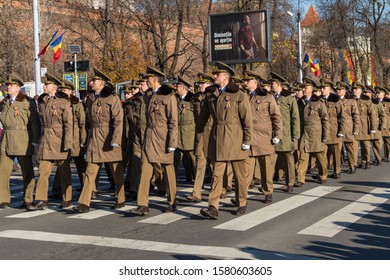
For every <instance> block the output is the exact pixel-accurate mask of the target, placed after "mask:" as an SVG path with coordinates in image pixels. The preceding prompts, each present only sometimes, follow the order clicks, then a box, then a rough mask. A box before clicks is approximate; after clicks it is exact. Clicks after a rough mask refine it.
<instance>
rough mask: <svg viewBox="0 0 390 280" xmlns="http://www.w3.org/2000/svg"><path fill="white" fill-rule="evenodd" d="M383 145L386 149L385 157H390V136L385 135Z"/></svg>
mask: <svg viewBox="0 0 390 280" xmlns="http://www.w3.org/2000/svg"><path fill="white" fill-rule="evenodd" d="M383 146H384V149H385V159H390V137H383Z"/></svg>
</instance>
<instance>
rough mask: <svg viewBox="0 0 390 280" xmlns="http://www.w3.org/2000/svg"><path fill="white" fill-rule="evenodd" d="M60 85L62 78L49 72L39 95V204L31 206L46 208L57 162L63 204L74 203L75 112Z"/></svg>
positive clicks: (62, 205)
mask: <svg viewBox="0 0 390 280" xmlns="http://www.w3.org/2000/svg"><path fill="white" fill-rule="evenodd" d="M60 85H61V80H59V79H58V78H56V77H55V76H53V75H51V74H48V73H47V74H46V81H45V84H44V88H43V89H44V93H43V94H41V95H40V96H39V99H38V106H39V114H40V115H41V118H42V122H43V134H42V136H41V138H40V140H39V144H38V153H37V158H38V160H39V177H38V182H37V188H36V195H35V199H36V200H37V204H36V206H35V208H33V209H30V210H44V209H46V208H47V206H48V188H49V177H50V174H51V171H52V169H53V165H54V163H55V162H57V166H58V167H57V169H58V172H59V175H60V180H61V191H62V204H61V206H60V207H64V208H68V207H70V206H71V204H72V174H71V170H70V150H71V148H72V142H73V114H72V107H71V105H70V103H69V102H68V95H66V94H65V93H63V92H62V91H60V90H59V86H60Z"/></svg>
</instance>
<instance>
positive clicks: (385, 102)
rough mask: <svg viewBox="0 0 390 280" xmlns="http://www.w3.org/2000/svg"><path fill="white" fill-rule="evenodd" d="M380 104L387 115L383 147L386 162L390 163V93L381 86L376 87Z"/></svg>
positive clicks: (383, 132)
mask: <svg viewBox="0 0 390 280" xmlns="http://www.w3.org/2000/svg"><path fill="white" fill-rule="evenodd" d="M375 91H376V93H377V95H379V99H380V102H382V106H383V111H384V112H385V114H386V126H385V128H384V129H382V137H383V147H384V158H383V161H384V162H389V159H390V92H389V91H388V90H387V89H386V88H385V87H381V86H377V87H375Z"/></svg>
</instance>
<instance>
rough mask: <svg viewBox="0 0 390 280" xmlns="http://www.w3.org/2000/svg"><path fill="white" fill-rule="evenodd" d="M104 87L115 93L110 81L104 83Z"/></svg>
mask: <svg viewBox="0 0 390 280" xmlns="http://www.w3.org/2000/svg"><path fill="white" fill-rule="evenodd" d="M106 82H107V83H106V87H108V88H109V89H110V90H111V91H113V92H114V91H115V85H114V84H113V83H112V82H111V81H106Z"/></svg>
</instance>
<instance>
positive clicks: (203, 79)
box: [186, 73, 214, 202]
mask: <svg viewBox="0 0 390 280" xmlns="http://www.w3.org/2000/svg"><path fill="white" fill-rule="evenodd" d="M213 82H214V78H213V77H212V76H211V75H209V74H207V73H199V74H198V81H197V84H198V86H199V91H198V92H197V93H196V94H195V98H194V102H193V105H194V114H195V120H197V119H198V116H199V114H200V110H201V107H202V106H203V102H204V100H205V98H206V95H205V91H206V88H207V87H209V86H211V85H212V84H213ZM210 129H211V123H208V124H207V125H206V128H205V132H204V134H203V138H202V139H201V141H199V142H197V144H196V147H195V157H196V171H195V181H194V190H193V192H192V194H191V195H188V196H186V199H187V200H189V201H192V202H200V200H201V197H202V194H201V191H202V187H203V183H204V178H205V174H206V165H207V159H206V157H205V153H204V147H205V146H206V147H207V145H208V138H209V135H210V133H209V132H210Z"/></svg>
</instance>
